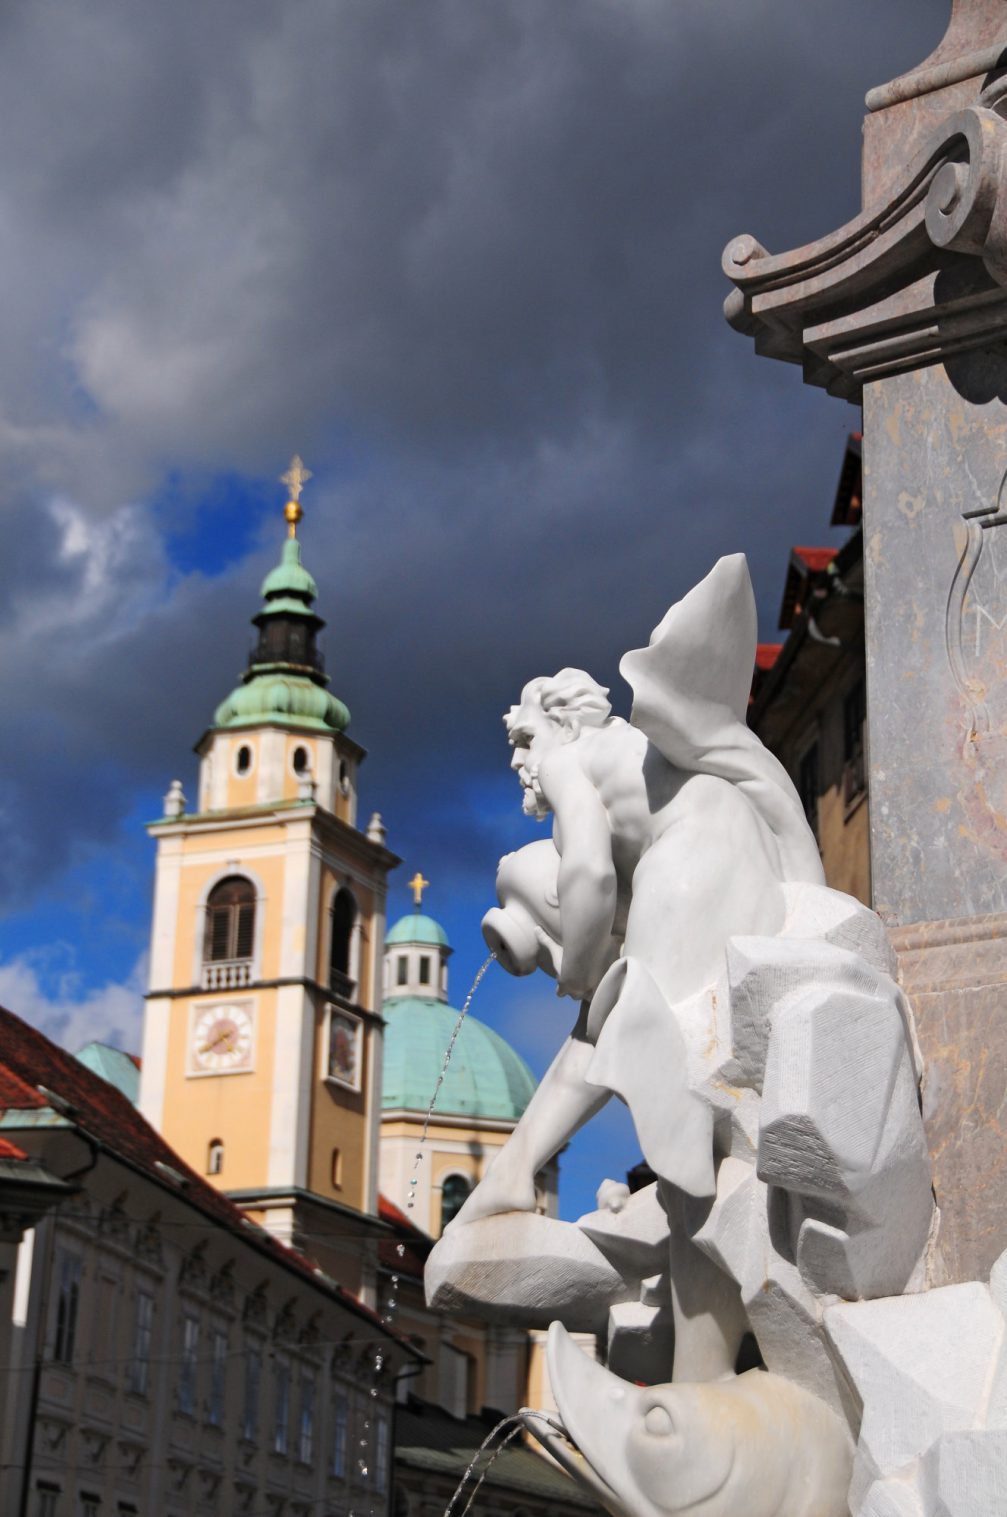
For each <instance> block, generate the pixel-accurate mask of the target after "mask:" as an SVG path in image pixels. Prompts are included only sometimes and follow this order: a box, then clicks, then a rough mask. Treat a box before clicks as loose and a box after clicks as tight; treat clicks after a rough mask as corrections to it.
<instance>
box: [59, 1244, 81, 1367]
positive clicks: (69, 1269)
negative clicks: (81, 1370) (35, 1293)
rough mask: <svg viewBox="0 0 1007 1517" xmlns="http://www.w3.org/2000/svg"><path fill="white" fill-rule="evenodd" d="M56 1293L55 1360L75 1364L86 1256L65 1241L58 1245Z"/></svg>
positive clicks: (60, 1362)
mask: <svg viewBox="0 0 1007 1517" xmlns="http://www.w3.org/2000/svg"><path fill="white" fill-rule="evenodd" d="M54 1274H55V1275H56V1281H57V1283H56V1293H55V1301H54V1303H53V1327H52V1362H53V1363H54V1364H66V1365H72V1364H73V1361H74V1351H75V1349H76V1347H77V1325H78V1321H79V1318H80V1293H81V1283H82V1281H83V1278H84V1258H83V1255H82V1254H79V1253H78V1252H77V1250H76V1249H74V1248H70V1247H68V1246H67V1245H66V1244H65V1243H62V1242H61V1243H58V1244H57V1245H56V1269H55V1271H54Z"/></svg>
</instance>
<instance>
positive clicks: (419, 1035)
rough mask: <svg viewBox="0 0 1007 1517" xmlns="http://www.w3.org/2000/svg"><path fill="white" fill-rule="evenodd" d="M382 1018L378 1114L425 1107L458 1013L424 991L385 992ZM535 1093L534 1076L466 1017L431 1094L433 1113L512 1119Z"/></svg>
mask: <svg viewBox="0 0 1007 1517" xmlns="http://www.w3.org/2000/svg"><path fill="white" fill-rule="evenodd" d="M382 1016H383V1017H384V1018H385V1024H386V1025H385V1040H384V1041H385V1052H384V1079H383V1084H382V1090H381V1105H382V1107H383V1109H384V1110H385V1111H401V1110H406V1111H418V1112H426V1110H427V1108H428V1106H429V1105H430V1098H431V1097H432V1095H433V1093H434V1088H435V1086H436V1084H437V1077H438V1075H439V1074H440V1072H441V1066H442V1065H443V1063H444V1053H445V1050H446V1049H447V1046H448V1043H449V1042H450V1040H451V1034H452V1032H453V1031H454V1028H455V1024H456V1022H457V1021H458V1012H457V1011H456V1010H455V1009H454V1007H452V1006H446V1005H445V1004H444V1002H443V1001H436V1000H432V999H430V998H429V997H426V996H391V997H390V998H389V999H388V1000H387V1001H385V1003H384V1006H383V1007H382ZM534 1091H535V1076H534V1075H533V1074H532V1072H531V1070H530V1069H529V1068H528V1066H527V1064H526V1063H525V1061H524V1060H523V1059H522V1058H521V1057H520V1055H519V1054H517V1053H515V1051H514V1049H513V1048H511V1046H510V1044H509V1043H508V1042H506V1040H505V1039H504V1038H502V1037H501V1036H500V1034H499V1033H497V1032H494V1031H493V1029H492V1028H491V1027H487V1026H486V1025H485V1023H484V1022H479V1021H477V1020H476V1018H475V1017H473V1016H468V1017H466V1018H465V1021H464V1022H463V1023H462V1025H461V1030H460V1031H459V1033H458V1037H457V1040H456V1042H455V1046H454V1051H453V1053H452V1055H451V1063H450V1064H449V1065H448V1068H447V1072H446V1074H445V1076H444V1082H443V1084H442V1085H441V1088H440V1092H439V1094H438V1097H437V1106H436V1108H435V1118H436V1116H437V1115H438V1114H440V1115H442V1116H468V1117H495V1118H498V1119H501V1120H504V1121H511V1122H516V1121H517V1120H518V1118H519V1117H520V1116H521V1114H522V1112H523V1111H524V1109H525V1107H526V1106H527V1105H528V1102H529V1101H530V1100H531V1098H532V1095H533V1094H534Z"/></svg>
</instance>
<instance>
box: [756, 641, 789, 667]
mask: <svg viewBox="0 0 1007 1517" xmlns="http://www.w3.org/2000/svg"><path fill="white" fill-rule="evenodd" d="M782 649H783V644H782V643H759V644H758V645H757V646H756V649H755V667H756V669H771V668H772V667H773V665H774V664H775V663H776V660H777V659H778V658H779V656H780V653H781V651H782Z"/></svg>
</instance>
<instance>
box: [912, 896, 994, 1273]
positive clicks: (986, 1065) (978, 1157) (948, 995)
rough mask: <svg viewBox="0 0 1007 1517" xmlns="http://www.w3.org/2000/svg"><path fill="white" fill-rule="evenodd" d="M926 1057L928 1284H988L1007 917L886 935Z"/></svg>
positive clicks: (928, 924) (929, 924) (991, 1259)
mask: <svg viewBox="0 0 1007 1517" xmlns="http://www.w3.org/2000/svg"><path fill="white" fill-rule="evenodd" d="M892 940H893V944H894V947H895V950H896V953H897V954H898V958H899V974H900V978H901V980H902V983H903V985H904V987H905V989H906V992H907V994H908V995H909V998H910V1000H911V1002H912V1005H913V1009H914V1011H915V1014H916V1027H917V1033H918V1035H919V1040H920V1047H921V1049H922V1052H923V1059H924V1078H923V1120H924V1125H925V1127H926V1132H927V1139H928V1142H929V1145H930V1156H931V1160H932V1163H933V1175H934V1193H935V1195H936V1197H937V1204H938V1206H939V1207H940V1211H941V1225H940V1231H939V1233H938V1247H937V1251H936V1254H935V1257H934V1267H933V1269H932V1271H931V1275H932V1279H931V1283H932V1284H934V1285H944V1284H950V1283H954V1282H956V1281H963V1280H985V1279H986V1278H987V1277H988V1276H989V1272H990V1269H991V1267H992V1265H993V1264H994V1263H995V1261H996V1259H997V1258H998V1257H999V1255H1000V1254H1001V1253H1002V1252H1003V1249H1004V1245H1005V1240H1007V915H997V916H977V917H965V918H959V919H958V920H957V921H943V922H926V923H923V924H920V925H918V926H915V927H906V928H900V929H897V930H896V931H895V932H893V934H892Z"/></svg>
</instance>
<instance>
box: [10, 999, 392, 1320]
mask: <svg viewBox="0 0 1007 1517" xmlns="http://www.w3.org/2000/svg"><path fill="white" fill-rule="evenodd" d="M39 1087H43V1088H44V1091H45V1092H46V1093H51V1095H52V1096H54V1097H55V1098H56V1103H57V1104H56V1105H54V1103H53V1102H52V1101H51V1100H50V1099H49V1095H48V1094H43V1091H42V1090H40V1089H39ZM49 1106H53V1109H54V1110H57V1114H58V1115H59V1116H61V1117H63V1118H64V1120H66V1121H68V1122H69V1123H70V1124H71V1125H72V1126H74V1127H76V1128H78V1129H79V1130H80V1131H81V1132H82V1133H84V1134H85V1135H86V1136H87V1137H89V1138H91V1139H93V1140H95V1141H96V1142H97V1143H98V1144H100V1146H101V1147H102V1148H103V1149H105V1150H106V1151H107V1152H108V1153H109V1154H111V1155H112V1156H113V1157H114V1158H117V1159H120V1160H121V1161H122V1162H124V1163H126V1164H129V1165H130V1166H131V1167H132V1168H133V1169H136V1170H138V1171H139V1172H140V1173H141V1174H144V1175H146V1177H147V1178H148V1179H149V1180H151V1181H153V1182H154V1183H155V1184H157V1185H159V1186H160V1187H161V1188H162V1189H166V1190H170V1191H171V1192H172V1193H173V1194H174V1195H175V1196H176V1197H178V1198H180V1199H181V1200H183V1201H184V1202H186V1203H187V1204H188V1205H190V1206H193V1207H195V1208H196V1210H197V1211H200V1212H202V1213H203V1215H204V1216H206V1217H209V1218H210V1219H211V1220H212V1221H213V1222H215V1223H217V1224H219V1226H221V1227H223V1228H226V1229H227V1230H228V1231H229V1232H231V1233H234V1234H235V1235H236V1236H237V1237H239V1238H240V1239H241V1242H242V1243H244V1244H247V1245H248V1246H249V1247H251V1248H254V1249H257V1250H258V1251H259V1252H260V1253H263V1254H266V1255H268V1256H269V1257H270V1258H271V1259H272V1260H273V1261H274V1262H276V1263H278V1264H281V1265H283V1266H285V1267H286V1268H287V1269H292V1270H294V1271H295V1272H296V1273H298V1274H300V1275H301V1276H303V1277H304V1278H305V1279H307V1280H309V1281H310V1282H311V1284H312V1285H313V1286H315V1288H316V1289H318V1290H323V1291H325V1292H326V1293H327V1294H329V1295H331V1296H334V1297H336V1298H337V1299H338V1300H339V1301H340V1303H341V1304H342V1305H344V1306H346V1307H347V1308H348V1309H349V1310H350V1311H352V1312H354V1313H355V1314H356V1315H357V1316H361V1317H364V1318H366V1319H367V1320H368V1322H370V1323H371V1324H372V1325H373V1326H374V1327H376V1328H379V1329H380V1330H381V1331H382V1332H384V1333H388V1329H387V1328H386V1327H385V1326H384V1324H383V1322H382V1320H381V1318H380V1317H379V1316H378V1314H377V1313H376V1312H373V1311H371V1310H370V1308H369V1307H366V1306H364V1304H363V1303H362V1302H361V1301H358V1300H357V1298H356V1296H354V1295H352V1294H351V1293H350V1292H349V1291H348V1290H344V1289H343V1287H342V1286H341V1285H336V1284H335V1283H334V1282H329V1281H328V1280H323V1279H321V1278H320V1277H319V1275H318V1274H316V1272H315V1268H314V1266H313V1265H312V1263H311V1261H310V1260H309V1259H307V1258H305V1257H304V1255H302V1254H299V1253H297V1252H296V1251H295V1250H294V1249H291V1248H287V1247H286V1245H284V1244H283V1243H280V1242H279V1241H278V1240H277V1239H276V1238H273V1237H272V1236H271V1235H270V1234H268V1233H266V1232H264V1231H262V1230H261V1229H259V1228H256V1227H253V1226H251V1225H250V1223H249V1220H248V1219H247V1218H246V1216H245V1213H244V1212H243V1211H242V1210H241V1209H240V1207H237V1206H235V1204H234V1202H233V1201H229V1200H228V1198H227V1197H226V1196H225V1195H222V1194H221V1192H220V1191H219V1190H215V1189H214V1187H213V1186H212V1185H208V1184H207V1182H206V1181H205V1180H204V1179H203V1177H202V1175H198V1174H197V1173H196V1171H195V1170H193V1169H190V1168H189V1166H188V1165H187V1164H186V1162H185V1160H184V1159H182V1158H181V1157H180V1156H179V1155H178V1154H176V1153H175V1151H174V1149H172V1148H169V1147H168V1144H167V1143H166V1142H165V1141H164V1139H163V1138H162V1137H161V1135H160V1133H158V1132H156V1131H155V1130H154V1128H153V1127H151V1126H150V1124H149V1123H148V1122H147V1121H146V1120H145V1119H144V1118H143V1117H142V1116H141V1115H140V1113H139V1112H138V1111H137V1109H136V1107H135V1106H134V1105H133V1104H132V1102H131V1101H129V1100H127V1098H126V1097H125V1096H124V1095H123V1094H122V1092H121V1091H119V1090H117V1089H116V1087H115V1086H114V1085H111V1084H109V1082H108V1081H107V1080H103V1079H101V1077H100V1076H99V1075H96V1074H93V1073H92V1071H91V1070H90V1069H87V1068H86V1067H85V1066H84V1065H83V1064H81V1063H80V1062H79V1060H77V1059H75V1058H74V1057H73V1056H72V1054H68V1053H67V1052H66V1051H65V1050H64V1049H62V1048H59V1047H58V1046H57V1045H56V1044H55V1043H53V1042H51V1041H50V1039H49V1038H47V1037H45V1035H44V1034H43V1033H41V1032H38V1031H37V1030H36V1029H35V1028H33V1027H29V1025H28V1023H27V1022H23V1021H22V1020H21V1018H20V1017H17V1016H15V1015H14V1013H13V1012H10V1011H6V1010H5V1009H4V1008H3V1007H0V1112H2V1113H3V1114H5V1115H6V1114H9V1113H12V1112H18V1111H30V1112H35V1111H39V1110H44V1109H45V1108H46V1107H49ZM10 1125H11V1124H8V1126H10ZM159 1166H165V1167H166V1168H167V1169H168V1171H170V1172H173V1173H175V1174H177V1175H180V1176H181V1177H182V1179H183V1181H184V1184H182V1185H177V1184H175V1183H174V1182H173V1181H172V1180H171V1179H170V1177H169V1176H166V1175H165V1173H164V1170H163V1169H161V1168H159ZM388 1335H389V1336H390V1337H397V1334H394V1333H389V1334H388Z"/></svg>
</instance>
